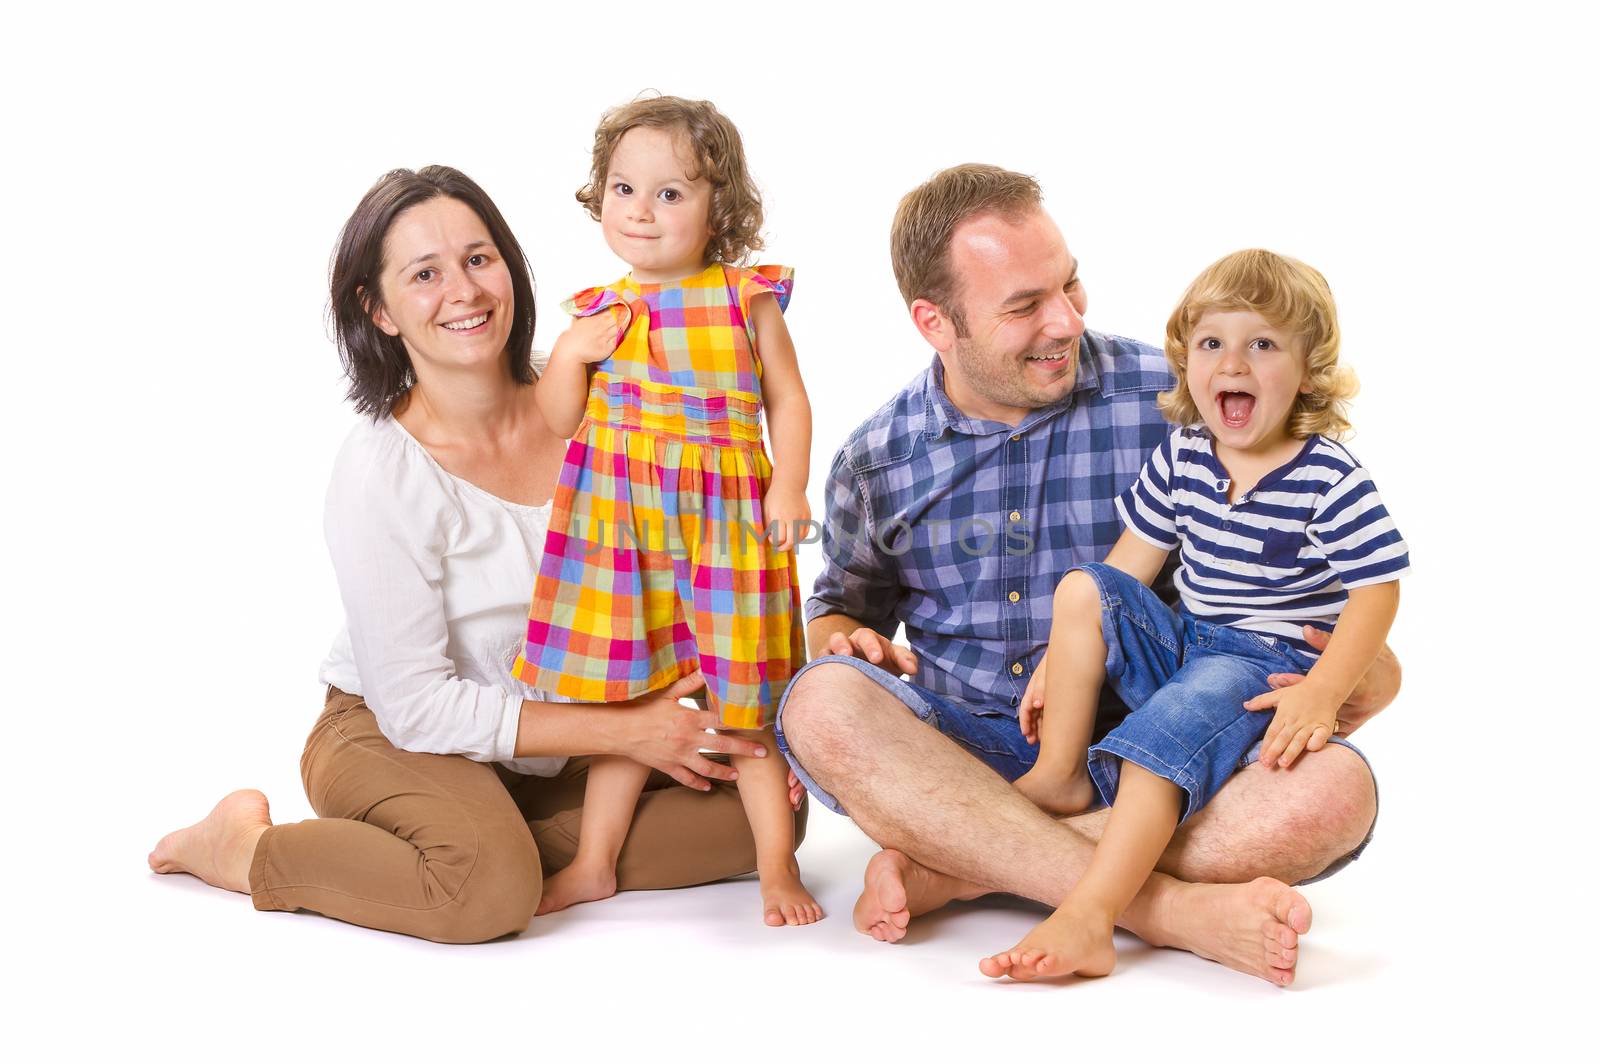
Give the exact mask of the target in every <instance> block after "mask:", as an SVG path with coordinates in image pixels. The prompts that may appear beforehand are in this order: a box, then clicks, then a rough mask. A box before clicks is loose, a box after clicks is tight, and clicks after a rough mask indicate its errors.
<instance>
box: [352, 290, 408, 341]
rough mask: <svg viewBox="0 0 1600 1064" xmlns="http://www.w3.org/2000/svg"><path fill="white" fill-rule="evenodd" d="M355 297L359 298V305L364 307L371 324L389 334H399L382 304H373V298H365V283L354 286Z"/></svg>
mask: <svg viewBox="0 0 1600 1064" xmlns="http://www.w3.org/2000/svg"><path fill="white" fill-rule="evenodd" d="M356 298H357V299H359V300H361V305H362V306H363V307H365V308H366V311H367V314H368V316H370V317H371V318H372V324H374V325H376V326H377V327H378V328H379V329H380V330H382V331H383V332H384V333H385V334H387V335H389V336H399V335H400V330H399V328H398V327H397V326H396V325H395V323H394V322H393V321H391V320H390V319H389V312H388V311H386V310H384V309H383V304H382V303H376V304H375V302H374V301H373V300H371V299H368V298H367V289H366V286H365V285H358V286H357V287H356Z"/></svg>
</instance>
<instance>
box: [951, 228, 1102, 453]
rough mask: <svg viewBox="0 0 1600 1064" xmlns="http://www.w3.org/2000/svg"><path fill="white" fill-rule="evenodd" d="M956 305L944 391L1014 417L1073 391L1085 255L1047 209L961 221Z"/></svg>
mask: <svg viewBox="0 0 1600 1064" xmlns="http://www.w3.org/2000/svg"><path fill="white" fill-rule="evenodd" d="M950 264H951V267H952V272H953V273H954V274H955V277H956V279H957V286H958V287H957V293H956V296H955V302H956V303H958V304H959V312H958V313H953V314H950V315H949V317H950V318H951V319H952V321H953V322H954V323H955V324H956V326H957V334H956V338H955V340H954V342H953V344H952V345H951V347H950V348H949V349H948V350H947V351H944V352H942V354H943V357H944V366H945V391H946V393H947V394H948V395H949V396H950V399H951V401H952V402H954V403H955V404H956V406H957V407H958V408H960V409H961V410H962V411H963V412H964V413H966V414H968V415H970V416H974V417H982V418H988V419H991V420H996V421H1005V422H1008V423H1011V424H1016V423H1017V422H1018V421H1021V420H1022V418H1023V417H1025V416H1026V415H1027V413H1028V412H1029V411H1031V410H1037V409H1040V408H1041V407H1046V406H1050V405H1052V404H1055V403H1058V402H1060V401H1061V400H1062V399H1064V398H1066V396H1067V393H1069V392H1070V391H1071V390H1072V386H1073V384H1074V382H1075V380H1076V378H1077V366H1078V345H1079V341H1080V340H1081V338H1082V337H1083V331H1084V325H1083V313H1084V310H1085V308H1086V307H1087V306H1088V296H1087V294H1086V293H1085V292H1084V288H1083V283H1082V281H1080V280H1079V278H1078V262H1077V260H1076V259H1075V258H1073V257H1072V253H1071V252H1069V251H1068V250H1067V243H1066V241H1065V240H1064V239H1062V236H1061V231H1060V230H1059V229H1057V228H1056V224H1055V222H1053V221H1052V220H1051V219H1050V216H1049V215H1048V214H1046V213H1045V212H1044V211H1042V210H1032V211H1028V212H1026V213H1023V214H1020V215H1015V216H1011V217H1007V216H1005V215H1001V214H995V213H989V214H981V215H978V216H976V217H973V218H969V219H967V220H966V221H964V222H962V223H961V224H960V225H959V226H957V227H956V230H955V233H954V234H953V235H952V237H951V241H950Z"/></svg>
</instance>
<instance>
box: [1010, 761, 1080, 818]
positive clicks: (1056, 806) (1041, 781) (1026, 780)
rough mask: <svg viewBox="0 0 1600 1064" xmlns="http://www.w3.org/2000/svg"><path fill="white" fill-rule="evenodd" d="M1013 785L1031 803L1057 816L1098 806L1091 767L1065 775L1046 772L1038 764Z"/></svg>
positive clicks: (1019, 777) (1018, 778)
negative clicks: (1090, 775)
mask: <svg viewBox="0 0 1600 1064" xmlns="http://www.w3.org/2000/svg"><path fill="white" fill-rule="evenodd" d="M1011 785H1012V786H1013V787H1015V788H1016V789H1017V790H1019V791H1021V792H1022V794H1023V796H1024V797H1025V798H1027V799H1028V801H1030V802H1032V803H1033V804H1034V805H1036V806H1038V807H1039V808H1040V809H1043V810H1044V811H1045V812H1046V813H1053V814H1055V815H1056V816H1066V815H1068V814H1071V813H1081V812H1083V811H1084V810H1085V809H1087V808H1089V807H1090V806H1091V805H1093V804H1094V800H1095V795H1096V791H1095V789H1094V780H1092V779H1090V778H1089V769H1088V766H1083V767H1082V769H1081V770H1080V771H1077V772H1070V773H1063V772H1050V771H1045V770H1042V768H1041V766H1039V765H1037V764H1035V765H1034V766H1033V767H1032V768H1030V769H1029V770H1028V771H1026V772H1024V773H1023V774H1022V775H1020V776H1018V777H1017V778H1016V780H1015V781H1014V782H1013V783H1012V784H1011Z"/></svg>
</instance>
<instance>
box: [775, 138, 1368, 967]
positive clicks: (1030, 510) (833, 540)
mask: <svg viewBox="0 0 1600 1064" xmlns="http://www.w3.org/2000/svg"><path fill="white" fill-rule="evenodd" d="M891 243H892V252H893V260H894V269H895V276H896V279H897V280H898V281H899V284H900V290H901V294H902V295H903V296H904V298H905V300H906V304H907V306H908V307H909V309H910V311H911V318H912V321H913V323H914V324H915V325H916V327H917V330H918V331H919V332H920V333H921V334H922V336H923V338H924V339H926V340H927V341H928V343H929V344H930V345H931V346H932V347H933V349H934V351H935V352H936V357H935V358H934V360H933V364H932V366H931V367H930V368H929V369H928V370H927V371H926V372H925V373H924V374H922V375H921V376H920V377H919V378H918V379H916V380H915V381H913V382H912V383H911V384H910V385H909V386H907V387H906V388H905V389H904V390H902V391H901V392H900V393H899V394H898V395H896V396H895V397H894V398H893V399H892V400H890V402H889V403H888V404H887V405H885V406H884V407H883V408H882V409H880V410H879V411H878V412H877V413H876V414H874V415H873V416H872V417H871V418H869V419H868V420H867V421H866V423H865V424H863V425H862V426H861V427H860V428H858V429H857V430H856V431H855V433H853V434H852V435H851V437H850V438H849V440H847V441H846V443H845V445H844V446H843V447H842V448H841V449H840V451H839V453H838V455H837V456H836V457H835V459H834V462H833V467H832V471H831V473H830V475H829V479H828V489H827V491H828V498H827V517H826V525H825V528H824V534H823V549H824V555H825V565H824V570H823V572H822V575H821V576H820V577H819V578H818V581H817V586H816V590H815V593H814V594H813V595H812V597H811V599H810V600H809V601H808V602H807V605H806V617H807V622H808V624H807V639H808V642H809V644H810V647H811V652H812V654H813V655H814V656H816V655H826V656H818V657H816V660H814V661H813V662H812V663H811V664H810V665H808V666H807V667H806V668H805V669H804V670H802V671H801V673H799V674H798V675H797V676H796V677H795V679H794V680H793V681H792V682H791V684H790V686H789V688H788V691H787V693H786V696H785V699H784V702H783V705H782V706H781V707H780V710H779V716H778V742H779V746H780V748H781V749H783V751H784V753H785V754H786V755H787V756H788V757H789V759H790V763H791V765H792V766H793V767H794V770H795V772H796V774H797V775H798V776H799V777H800V778H801V780H802V781H804V782H805V784H806V785H807V786H808V787H809V788H810V790H811V791H812V793H813V794H814V795H815V796H816V797H817V798H818V799H819V800H820V801H822V802H823V803H824V804H826V805H828V806H829V807H830V808H832V809H834V810H835V811H836V812H844V813H846V814H848V815H849V816H850V817H851V818H853V819H854V820H855V821H856V823H857V824H858V825H860V827H861V829H862V830H863V831H865V832H866V833H867V834H868V835H870V836H871V837H872V838H873V839H874V840H875V841H876V842H878V843H879V845H881V846H882V847H883V851H882V852H881V853H879V854H878V855H877V856H876V857H874V858H873V859H872V861H871V862H870V863H869V864H868V866H867V870H866V877H865V885H864V889H863V891H862V894H861V897H860V900H859V901H858V902H857V903H856V908H855V923H856V927H857V929H859V930H860V931H862V932H864V933H867V934H870V935H872V936H873V937H874V938H877V939H880V940H883V941H889V942H892V941H896V940H898V939H899V938H901V937H903V936H904V935H905V933H906V927H907V925H908V924H909V922H910V919H911V918H912V917H913V916H916V915H919V914H921V913H924V912H927V911H929V910H932V909H936V908H939V907H940V906H942V905H944V904H946V903H947V902H949V901H951V900H954V899H958V898H974V897H978V896H980V895H982V894H986V893H990V892H995V891H1001V892H1005V893H1010V894H1017V895H1021V896H1024V897H1029V898H1033V899H1035V900H1037V901H1041V902H1044V903H1046V904H1050V905H1055V904H1056V903H1058V902H1059V901H1060V900H1061V899H1062V898H1063V897H1064V896H1065V895H1066V894H1067V892H1068V890H1069V889H1070V887H1071V886H1072V884H1073V883H1075V882H1076V881H1077V878H1078V876H1079V875H1080V874H1081V873H1082V871H1083V870H1084V868H1085V867H1087V865H1088V861H1089V858H1090V857H1091V855H1092V853H1093V849H1094V843H1095V841H1096V840H1097V839H1098V838H1099V833H1100V831H1101V828H1102V826H1103V824H1104V822H1105V817H1106V811H1105V810H1100V811H1097V812H1094V813H1090V814H1086V815H1083V816H1079V817H1075V818H1072V819H1069V820H1061V821H1057V820H1054V819H1052V818H1051V817H1050V816H1048V815H1046V814H1045V813H1043V812H1041V811H1040V810H1039V809H1037V808H1036V807H1035V806H1034V805H1033V804H1032V803H1030V802H1029V801H1028V800H1027V799H1026V798H1024V797H1022V796H1021V794H1019V793H1018V792H1017V791H1015V790H1014V789H1013V788H1012V787H1011V786H1010V784H1009V781H1010V780H1013V779H1015V778H1016V777H1017V776H1019V775H1021V774H1022V773H1023V772H1024V771H1026V770H1027V768H1028V767H1029V766H1030V765H1031V764H1032V762H1033V760H1034V755H1035V751H1034V749H1033V748H1032V747H1030V746H1029V745H1028V744H1027V743H1026V742H1025V741H1024V740H1023V739H1022V737H1021V734H1020V731H1019V729H1018V726H1017V721H1016V717H1017V706H1018V704H1019V702H1020V701H1021V698H1022V696H1023V692H1024V691H1025V689H1026V685H1027V681H1028V679H1029V676H1030V674H1031V673H1032V670H1033V667H1034V666H1035V665H1036V664H1037V662H1038V660H1039V658H1040V656H1041V655H1042V653H1043V651H1044V648H1045V646H1046V643H1047V641H1048V638H1049V631H1050V608H1051V601H1052V596H1053V593H1054V590H1055V587H1056V583H1057V581H1058V580H1059V579H1060V576H1061V574H1062V573H1063V572H1065V571H1066V569H1067V568H1068V567H1069V566H1070V565H1072V564H1074V563H1078V562H1088V561H1099V560H1101V559H1102V558H1104V556H1105V554H1106V552H1107V551H1108V550H1109V549H1110V547H1111V545H1112V544H1113V543H1114V542H1115V540H1116V538H1117V535H1118V533H1119V532H1120V526H1119V524H1118V520H1117V517H1116V513H1115V509H1114V505H1113V500H1114V499H1115V498H1116V496H1117V494H1118V493H1119V492H1121V491H1122V490H1123V489H1124V488H1126V487H1127V486H1128V484H1129V483H1131V482H1132V480H1133V479H1134V477H1135V476H1136V475H1137V473H1138V470H1139V468H1140V466H1141V464H1142V463H1143V461H1144V459H1145V457H1146V455H1147V454H1148V453H1149V451H1150V450H1151V448H1153V447H1154V446H1155V445H1156V443H1158V442H1159V441H1160V440H1161V439H1163V438H1164V437H1165V436H1166V435H1167V434H1168V432H1169V431H1170V426H1169V425H1167V424H1166V423H1165V422H1164V421H1163V420H1162V418H1161V415H1160V413H1159V412H1158V411H1157V409H1156V404H1155V396H1156V393H1157V392H1159V391H1162V390H1164V389H1166V388H1168V387H1170V386H1171V383H1172V378H1171V375H1170V373H1169V371H1168V369H1167V366H1166V362H1165V359H1164V358H1163V356H1162V354H1161V352H1160V351H1158V350H1156V349H1154V348H1151V347H1148V346H1146V345H1143V344H1138V343H1135V342H1133V341H1131V340H1126V339H1123V338H1121V337H1115V336H1110V335H1106V334H1100V333H1095V332H1091V331H1089V330H1087V329H1086V328H1085V326H1084V322H1083V314H1084V310H1085V308H1086V306H1087V298H1086V296H1085V292H1084V287H1083V283H1082V281H1081V279H1080V278H1079V275H1078V263H1077V260H1076V259H1075V258H1073V256H1072V254H1071V253H1070V252H1069V251H1068V249H1067V246H1066V243H1065V241H1064V240H1063V239H1062V237H1061V233H1060V231H1059V230H1058V229H1057V228H1056V226H1055V223H1054V222H1053V221H1052V220H1051V219H1050V216H1049V215H1048V214H1047V213H1046V212H1045V211H1044V209H1043V206H1042V204H1041V199H1040V191H1039V187H1038V185H1037V184H1036V183H1035V182H1034V181H1033V180H1032V179H1031V178H1028V177H1026V176H1024V175H1021V174H1015V173H1011V172H1009V171H1006V170H1002V169H999V168H997V167H990V166H979V165H966V166H958V167H954V168H952V169H949V170H945V171H942V172H940V173H938V174H936V175H934V177H933V178H932V179H930V180H929V181H928V182H927V183H925V184H924V185H922V186H921V187H919V188H917V189H915V190H913V191H912V192H911V193H910V194H908V195H907V196H906V197H905V199H904V200H902V201H901V204H900V208H899V210H898V212H897V213H896V215H895V221H894V227H893V232H892V236H891ZM1158 586H1159V585H1158ZM900 624H904V625H905V628H906V632H907V636H908V641H909V643H910V648H909V649H907V648H906V647H902V646H897V645H895V644H893V643H892V642H891V639H892V638H893V636H894V633H895V629H896V628H897V627H898V626H899V625H900ZM1307 637H1308V639H1313V640H1318V639H1321V638H1322V636H1321V633H1317V634H1316V635H1312V634H1311V633H1310V632H1308V636H1307ZM901 674H905V676H906V677H907V678H902V675H901ZM1296 679H1297V678H1296V677H1274V678H1273V682H1274V684H1275V685H1283V684H1287V683H1292V682H1295V680H1296ZM1398 688H1399V666H1398V664H1397V663H1396V662H1395V661H1394V659H1393V657H1392V655H1389V654H1388V653H1387V651H1386V652H1385V654H1384V655H1383V656H1382V657H1381V658H1380V660H1379V663H1378V664H1377V665H1376V666H1374V668H1373V670H1372V672H1371V673H1369V675H1368V677H1367V679H1366V680H1365V681H1364V682H1363V685H1362V687H1361V688H1360V689H1359V690H1358V691H1357V693H1356V694H1355V695H1354V696H1352V700H1351V702H1350V703H1349V704H1347V705H1346V706H1345V707H1344V708H1343V709H1342V711H1341V714H1340V724H1341V732H1342V733H1343V734H1348V733H1349V732H1351V731H1354V730H1355V729H1356V728H1357V727H1359V726H1360V725H1361V724H1362V723H1364V722H1365V721H1366V720H1367V719H1369V718H1370V717H1371V716H1372V715H1373V714H1374V713H1376V712H1377V711H1378V710H1380V709H1381V708H1382V707H1383V706H1385V705H1387V704H1388V702H1389V701H1391V700H1392V699H1393V697H1394V695H1395V693H1396V692H1397V691H1398ZM1103 701H1104V705H1103V707H1102V714H1101V715H1102V718H1103V719H1102V721H1101V722H1100V725H1099V729H1100V730H1101V731H1103V730H1105V729H1107V728H1109V727H1110V726H1111V724H1112V723H1114V721H1115V718H1116V716H1117V715H1118V714H1120V713H1122V712H1125V710H1124V709H1122V708H1121V707H1120V706H1119V705H1118V704H1116V702H1115V699H1114V697H1109V696H1108V697H1107V698H1105V699H1104V700H1103ZM1254 756H1255V754H1254V753H1252V754H1251V755H1250V757H1251V758H1253V757H1254ZM1376 815H1377V795H1376V789H1375V786H1374V783H1373V779H1372V775H1371V772H1370V770H1369V769H1368V767H1367V765H1366V762H1365V761H1364V759H1363V758H1362V757H1361V756H1360V755H1359V754H1358V753H1357V752H1356V751H1355V750H1354V748H1353V747H1350V746H1349V745H1347V744H1345V745H1329V746H1328V747H1327V748H1325V749H1324V750H1322V751H1320V752H1318V753H1317V754H1316V755H1314V756H1312V757H1309V758H1304V759H1302V761H1301V762H1299V763H1297V764H1296V765H1295V767H1294V768H1293V769H1292V770H1273V769H1269V768H1266V767H1264V766H1261V765H1259V764H1251V765H1250V766H1249V767H1248V768H1247V769H1245V770H1243V771H1240V772H1239V773H1238V774H1236V775H1235V776H1234V777H1233V779H1232V780H1230V781H1229V783H1228V784H1227V785H1226V786H1225V787H1224V788H1223V789H1222V791H1221V792H1220V793H1219V794H1218V795H1217V796H1216V798H1214V799H1213V800H1212V802H1211V803H1210V804H1209V805H1208V806H1206V808H1205V809H1203V810H1202V811H1201V812H1200V813H1198V814H1197V815H1196V816H1194V817H1192V818H1191V819H1190V820H1189V821H1188V822H1186V823H1185V825H1184V826H1183V828H1182V829H1181V830H1180V831H1179V832H1178V834H1177V835H1176V837H1175V838H1174V840H1173V842H1172V845H1171V846H1170V847H1169V848H1168V850H1167V851H1166V853H1165V855H1164V856H1163V858H1162V860H1161V862H1160V864H1159V865H1158V866H1157V867H1158V871H1157V872H1156V873H1155V874H1154V875H1152V876H1151V878H1150V880H1149V881H1148V882H1147V883H1146V884H1145V887H1144V889H1143V891H1142V892H1141V893H1140V895H1139V896H1138V898H1136V899H1135V901H1134V902H1133V904H1132V905H1131V906H1130V907H1129V908H1128V910H1127V912H1126V913H1125V914H1124V915H1123V917H1122V920H1121V923H1122V926H1124V927H1126V928H1127V929H1128V930H1130V931H1132V932H1134V933H1135V934H1137V935H1139V936H1140V937H1142V938H1143V939H1145V940H1146V941H1148V942H1150V943H1151V944H1153V945H1158V946H1173V947H1178V948H1182V949H1187V950H1190V951H1191V952H1194V953H1197V954H1199V955H1200V956H1203V957H1207V958H1209V959H1212V960H1216V961H1219V962H1221V963H1223V964H1226V965H1228V966H1229V967H1232V968H1235V969H1237V970H1239V971H1243V972H1248V973H1250V974H1253V975H1257V976H1260V977H1261V978H1264V979H1267V980H1269V981H1271V982H1274V983H1277V984H1279V985H1284V986H1286V985H1288V984H1289V983H1290V982H1291V981H1292V980H1293V978H1294V969H1295V961H1296V958H1297V947H1298V942H1299V936H1300V935H1301V934H1304V933H1305V932H1306V931H1307V930H1309V928H1310V925H1311V909H1310V906H1309V905H1308V904H1307V903H1306V901H1305V899H1304V898H1303V897H1302V896H1301V895H1300V894H1299V893H1297V892H1296V891H1295V890H1293V889H1292V888H1291V887H1290V886H1289V885H1288V884H1290V883H1296V882H1301V881H1304V880H1307V879H1310V878H1313V877H1317V876H1320V875H1324V874H1327V873H1329V872H1331V871H1332V870H1333V869H1334V867H1335V866H1338V865H1341V864H1343V863H1344V862H1345V861H1348V860H1349V859H1351V858H1353V857H1354V856H1355V855H1356V854H1357V853H1359V852H1360V849H1361V848H1362V847H1363V846H1364V845H1365V840H1366V839H1367V838H1369V837H1370V833H1371V828H1372V825H1373V822H1374V820H1375V818H1376ZM982 968H983V970H984V971H985V973H986V974H989V975H992V976H999V975H1009V976H1011V977H1013V978H1019V979H1028V978H1033V977H1034V976H1036V975H1037V974H1038V973H1037V972H1036V971H1034V970H1033V969H1031V968H1030V967H1029V966H1028V965H1026V964H1022V963H1013V962H1012V961H1011V960H1010V959H1009V957H1008V956H1007V955H1006V954H1005V953H1001V954H997V955H995V956H994V957H990V958H987V959H985V960H984V961H983V963H982Z"/></svg>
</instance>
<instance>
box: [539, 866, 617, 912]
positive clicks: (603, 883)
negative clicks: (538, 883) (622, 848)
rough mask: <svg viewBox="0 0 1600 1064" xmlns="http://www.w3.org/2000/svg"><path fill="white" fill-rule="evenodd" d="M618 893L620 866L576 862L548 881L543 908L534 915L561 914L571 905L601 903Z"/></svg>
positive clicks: (541, 901) (545, 887)
mask: <svg viewBox="0 0 1600 1064" xmlns="http://www.w3.org/2000/svg"><path fill="white" fill-rule="evenodd" d="M616 892H617V866H616V865H614V864H610V863H604V864H602V863H599V862H583V863H580V862H578V861H576V860H574V861H573V862H572V863H571V864H569V865H567V867H565V868H563V869H562V870H561V871H559V872H557V873H556V874H555V875H553V876H551V877H550V878H549V879H547V880H545V881H544V892H543V893H542V894H541V895H540V896H539V907H538V908H537V909H535V910H534V912H533V915H535V916H543V915H544V914H545V913H553V912H557V911H559V910H561V909H565V908H566V907H567V906H569V905H577V904H579V903H581V902H586V901H599V900H601V899H602V898H609V897H611V896H612V895H613V894H615V893H616Z"/></svg>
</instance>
